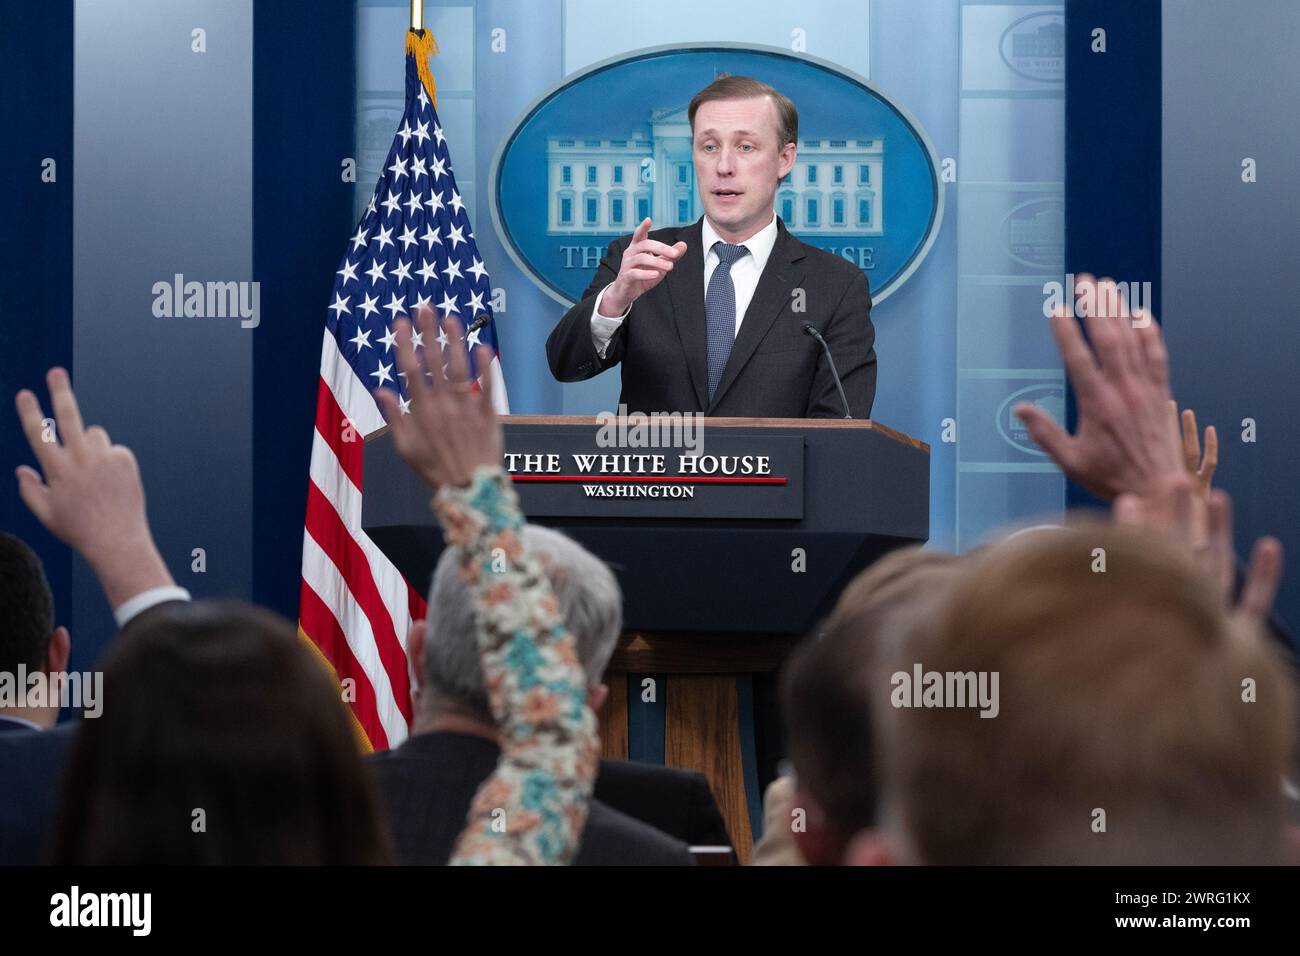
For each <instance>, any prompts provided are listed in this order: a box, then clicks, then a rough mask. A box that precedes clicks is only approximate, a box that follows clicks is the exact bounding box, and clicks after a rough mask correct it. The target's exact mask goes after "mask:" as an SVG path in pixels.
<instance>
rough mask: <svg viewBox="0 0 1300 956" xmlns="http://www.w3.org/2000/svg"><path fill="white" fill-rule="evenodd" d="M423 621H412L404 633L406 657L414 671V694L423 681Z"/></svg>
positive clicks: (412, 690)
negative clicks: (408, 629) (409, 628)
mask: <svg viewBox="0 0 1300 956" xmlns="http://www.w3.org/2000/svg"><path fill="white" fill-rule="evenodd" d="M424 635H425V629H424V621H422V620H420V621H413V622H412V623H411V630H410V631H409V632H408V633H407V635H406V657H407V659H408V660H409V661H410V662H411V670H412V671H414V672H415V681H414V683H413V684H412V685H411V693H412V694H414V693H416V692H417V691H419V689H420V685H421V684H423V683H424Z"/></svg>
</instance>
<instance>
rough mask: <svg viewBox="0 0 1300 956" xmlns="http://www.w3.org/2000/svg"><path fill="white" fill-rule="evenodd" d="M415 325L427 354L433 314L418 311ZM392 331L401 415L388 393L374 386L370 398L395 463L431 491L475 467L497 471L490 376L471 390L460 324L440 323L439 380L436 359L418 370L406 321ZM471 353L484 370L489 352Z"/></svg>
mask: <svg viewBox="0 0 1300 956" xmlns="http://www.w3.org/2000/svg"><path fill="white" fill-rule="evenodd" d="M416 324H417V325H418V326H419V329H420V332H421V334H422V337H423V340H424V342H425V343H426V344H425V345H424V346H423V349H424V351H423V353H422V354H423V355H425V356H428V355H430V354H432V353H431V352H430V349H431V347H433V346H431V345H430V344H429V343H433V342H435V341H436V339H437V336H438V329H437V326H436V325H435V324H434V318H433V313H432V312H430V311H428V310H427V309H426V310H423V311H422V312H421V314H420V315H419V316H418V318H417V319H416ZM393 328H394V331H396V333H397V367H398V368H399V369H400V370H401V371H402V373H403V375H404V376H405V377H406V389H407V395H408V396H409V400H408V403H407V406H406V407H407V411H405V412H404V411H403V410H402V405H401V403H400V400H399V398H398V395H397V393H396V392H394V391H392V390H391V389H386V388H379V389H376V390H375V400H376V401H378V402H379V407H380V408H381V409H382V410H383V412H384V417H385V418H387V419H388V425H389V428H390V429H391V430H392V433H393V442H394V444H395V446H396V448H397V453H398V454H399V455H401V456H402V460H403V461H405V462H406V463H407V464H408V465H410V466H411V468H412V469H414V471H415V473H416V474H417V475H419V476H420V478H421V480H422V481H424V483H425V484H426V485H428V486H429V488H430V489H431V490H433V491H437V490H438V488H440V487H441V486H443V485H455V486H464V485H468V484H469V483H470V479H471V478H473V476H474V470H475V469H476V468H478V467H479V466H481V465H489V466H495V467H500V465H501V447H502V438H501V425H500V423H498V422H497V418H496V413H495V412H494V411H493V408H492V392H491V389H492V376H491V375H483V376H482V378H481V379H480V380H479V382H478V387H476V386H475V383H474V382H471V381H470V379H469V353H468V352H467V351H466V348H465V339H464V335H463V329H462V327H461V324H460V323H459V322H457V321H456V320H455V319H451V318H448V319H444V320H443V322H442V330H443V332H444V333H445V334H446V337H447V346H446V350H445V352H444V355H445V356H446V359H447V365H446V369H445V371H446V375H445V377H444V374H443V372H444V369H443V368H442V367H441V363H440V362H438V363H435V365H434V368H433V369H432V371H431V372H430V370H429V369H426V367H425V363H424V361H422V360H421V357H420V354H418V353H417V352H416V350H415V348H414V346H413V344H412V339H411V324H410V322H408V321H407V320H406V319H399V320H398V321H397V322H396V323H394V325H393ZM474 356H475V359H476V362H477V365H478V367H479V368H480V369H486V368H488V366H489V364H490V363H491V361H492V350H491V349H490V348H488V347H487V346H485V345H480V346H478V347H477V350H476V351H475V353H474Z"/></svg>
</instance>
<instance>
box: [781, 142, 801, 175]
mask: <svg viewBox="0 0 1300 956" xmlns="http://www.w3.org/2000/svg"><path fill="white" fill-rule="evenodd" d="M797 152H798V147H797V146H796V145H795V144H794V143H786V144H785V145H784V146H782V147H781V152H780V157H781V161H780V163H778V164H777V172H778V176H777V181H778V182H779V181H780V180H782V179H785V177H786V176H788V175H790V170H792V169H794V158H795V154H796V153H797Z"/></svg>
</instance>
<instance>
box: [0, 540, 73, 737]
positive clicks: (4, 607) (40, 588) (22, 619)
mask: <svg viewBox="0 0 1300 956" xmlns="http://www.w3.org/2000/svg"><path fill="white" fill-rule="evenodd" d="M0 621H3V622H4V623H3V626H2V627H0V673H4V674H9V675H12V677H11V679H12V680H13V681H15V684H17V682H18V669H19V667H20V666H21V667H23V668H26V670H27V673H29V674H32V673H36V672H38V671H44V672H46V673H51V672H58V671H62V670H65V669H66V668H67V665H68V652H69V649H70V644H71V642H70V640H69V638H68V630H67V628H64V627H57V628H56V627H55V626H54V596H53V594H52V593H51V592H50V585H49V582H48V581H47V580H46V578H45V569H44V567H42V565H41V559H40V558H38V557H37V556H36V552H34V551H33V550H32V549H31V548H30V547H28V546H27V544H26V543H25V542H23V541H22V539H20V538H17V537H15V536H14V535H11V534H6V533H0ZM25 687H26V685H25V684H24V685H23V689H25ZM7 713H9V715H10V716H13V717H18V718H21V719H23V720H28V721H31V722H32V723H35V724H37V725H39V726H42V727H45V726H53V724H54V721H55V720H56V719H57V717H58V706H57V705H55V706H53V707H40V708H31V707H15V708H12V709H11V710H9V711H7Z"/></svg>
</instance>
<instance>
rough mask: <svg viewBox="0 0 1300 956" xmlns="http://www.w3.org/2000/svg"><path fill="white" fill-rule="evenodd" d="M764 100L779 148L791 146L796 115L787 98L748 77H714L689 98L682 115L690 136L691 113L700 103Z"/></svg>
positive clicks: (692, 130)
mask: <svg viewBox="0 0 1300 956" xmlns="http://www.w3.org/2000/svg"><path fill="white" fill-rule="evenodd" d="M759 96H766V97H769V98H770V99H771V100H772V105H773V106H775V107H776V133H777V136H778V137H779V138H780V140H781V145H782V146H784V145H785V144H786V143H793V142H794V141H795V140H797V139H798V138H799V111H798V110H796V109H795V108H794V104H793V103H791V102H790V98H789V97H787V96H786V95H785V94H783V93H780V92H778V91H777V90H776V89H774V88H773V87H771V86H768V85H767V84H766V83H764V82H763V81H762V80H756V79H754V78H753V77H750V76H731V75H729V74H727V73H720V74H718V78H717V79H716V80H714V81H713V82H712V83H710V84H709V85H708V86H706V87H705V88H704V89H702V90H700V91H699V92H698V93H696V94H695V95H694V96H693V97H691V105H690V108H689V109H688V110H687V111H686V115H687V116H688V117H689V118H690V122H691V133H692V134H693V133H694V132H695V113H696V111H697V110H699V108H700V106H701V105H702V104H704V103H708V102H711V101H713V100H749V99H754V98H755V97H759Z"/></svg>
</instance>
